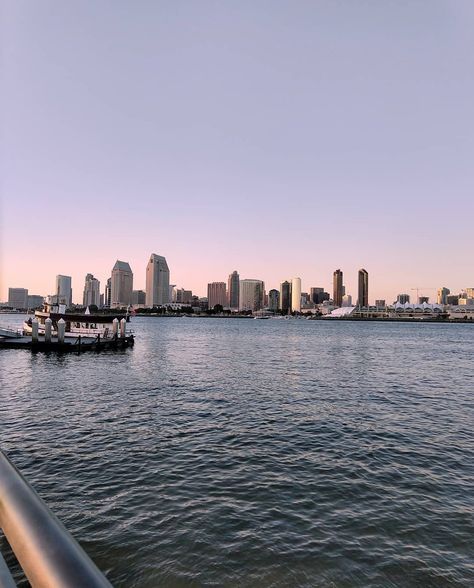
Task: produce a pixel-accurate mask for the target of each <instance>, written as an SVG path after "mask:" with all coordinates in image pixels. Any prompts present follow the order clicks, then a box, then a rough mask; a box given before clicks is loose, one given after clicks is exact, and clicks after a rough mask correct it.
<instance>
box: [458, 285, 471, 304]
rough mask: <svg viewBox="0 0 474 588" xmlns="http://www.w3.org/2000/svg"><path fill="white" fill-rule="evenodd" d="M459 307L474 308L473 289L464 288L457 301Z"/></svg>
mask: <svg viewBox="0 0 474 588" xmlns="http://www.w3.org/2000/svg"><path fill="white" fill-rule="evenodd" d="M458 305H459V306H474V288H466V289H465V290H463V291H462V293H461V295H460V296H459V299H458Z"/></svg>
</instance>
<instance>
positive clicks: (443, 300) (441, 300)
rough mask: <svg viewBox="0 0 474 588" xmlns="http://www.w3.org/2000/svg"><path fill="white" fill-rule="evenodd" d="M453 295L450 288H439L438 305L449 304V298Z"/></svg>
mask: <svg viewBox="0 0 474 588" xmlns="http://www.w3.org/2000/svg"><path fill="white" fill-rule="evenodd" d="M450 294H451V291H450V290H449V288H444V287H443V288H438V292H437V297H436V302H437V303H438V304H448V296H449V295H450Z"/></svg>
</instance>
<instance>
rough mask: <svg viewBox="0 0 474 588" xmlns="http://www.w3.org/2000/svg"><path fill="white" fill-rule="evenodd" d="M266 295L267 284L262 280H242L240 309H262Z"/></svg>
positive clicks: (240, 285)
mask: <svg viewBox="0 0 474 588" xmlns="http://www.w3.org/2000/svg"><path fill="white" fill-rule="evenodd" d="M264 295H265V284H264V283H263V282H262V280H240V284H239V310H251V311H256V310H261V309H262V308H263V300H264Z"/></svg>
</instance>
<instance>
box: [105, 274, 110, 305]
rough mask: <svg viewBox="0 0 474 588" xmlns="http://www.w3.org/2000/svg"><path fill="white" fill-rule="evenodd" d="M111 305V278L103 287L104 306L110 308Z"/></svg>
mask: <svg viewBox="0 0 474 588" xmlns="http://www.w3.org/2000/svg"><path fill="white" fill-rule="evenodd" d="M111 303H112V278H109V279H108V280H107V283H106V285H105V295H104V306H106V307H107V308H110V305H111Z"/></svg>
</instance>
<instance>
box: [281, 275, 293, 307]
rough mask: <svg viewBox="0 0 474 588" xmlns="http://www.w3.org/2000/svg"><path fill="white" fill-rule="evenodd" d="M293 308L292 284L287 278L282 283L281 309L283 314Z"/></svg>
mask: <svg viewBox="0 0 474 588" xmlns="http://www.w3.org/2000/svg"><path fill="white" fill-rule="evenodd" d="M290 308H291V284H290V282H288V280H285V281H284V282H282V283H281V284H280V310H281V313H282V314H288V312H289V310H290Z"/></svg>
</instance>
